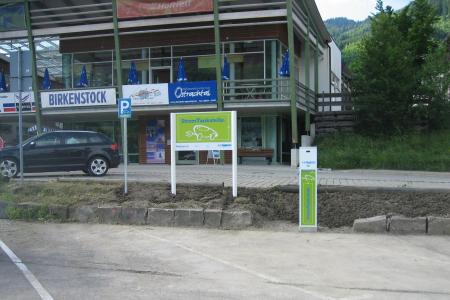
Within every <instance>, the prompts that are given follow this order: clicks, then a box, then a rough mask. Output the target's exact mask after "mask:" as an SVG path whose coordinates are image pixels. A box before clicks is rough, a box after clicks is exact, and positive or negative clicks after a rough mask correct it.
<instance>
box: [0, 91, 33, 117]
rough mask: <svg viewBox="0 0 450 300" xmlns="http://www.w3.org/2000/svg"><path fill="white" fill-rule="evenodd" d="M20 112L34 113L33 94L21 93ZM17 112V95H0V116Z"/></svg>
mask: <svg viewBox="0 0 450 300" xmlns="http://www.w3.org/2000/svg"><path fill="white" fill-rule="evenodd" d="M22 111H23V112H34V111H36V104H35V102H34V95H33V93H29V92H22ZM18 112H19V93H0V114H7V113H18Z"/></svg>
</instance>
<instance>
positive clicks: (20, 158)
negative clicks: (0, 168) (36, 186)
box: [17, 48, 23, 185]
mask: <svg viewBox="0 0 450 300" xmlns="http://www.w3.org/2000/svg"><path fill="white" fill-rule="evenodd" d="M21 60H22V49H21V48H19V50H18V51H17V68H18V72H17V83H18V84H17V86H18V90H19V91H18V92H19V168H20V184H21V185H23V145H22V144H23V130H22V128H23V124H22V62H21Z"/></svg>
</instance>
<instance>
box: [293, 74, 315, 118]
mask: <svg viewBox="0 0 450 300" xmlns="http://www.w3.org/2000/svg"><path fill="white" fill-rule="evenodd" d="M295 90H296V98H297V104H299V105H300V107H301V108H303V109H304V110H306V111H310V112H313V113H314V112H315V111H316V93H314V91H313V90H311V89H308V88H307V87H306V86H305V85H304V84H302V83H300V82H298V81H297V82H296V89H295Z"/></svg>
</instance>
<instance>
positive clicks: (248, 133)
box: [241, 117, 262, 148]
mask: <svg viewBox="0 0 450 300" xmlns="http://www.w3.org/2000/svg"><path fill="white" fill-rule="evenodd" d="M241 147H245V148H261V147H262V124H261V118H260V117H245V118H241Z"/></svg>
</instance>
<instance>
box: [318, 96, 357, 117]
mask: <svg viewBox="0 0 450 300" xmlns="http://www.w3.org/2000/svg"><path fill="white" fill-rule="evenodd" d="M317 96H318V97H317V112H333V111H334V112H337V111H347V112H350V111H353V110H354V109H353V108H354V107H353V102H352V97H351V94H348V93H328V94H325V93H321V94H318V95H317Z"/></svg>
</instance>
